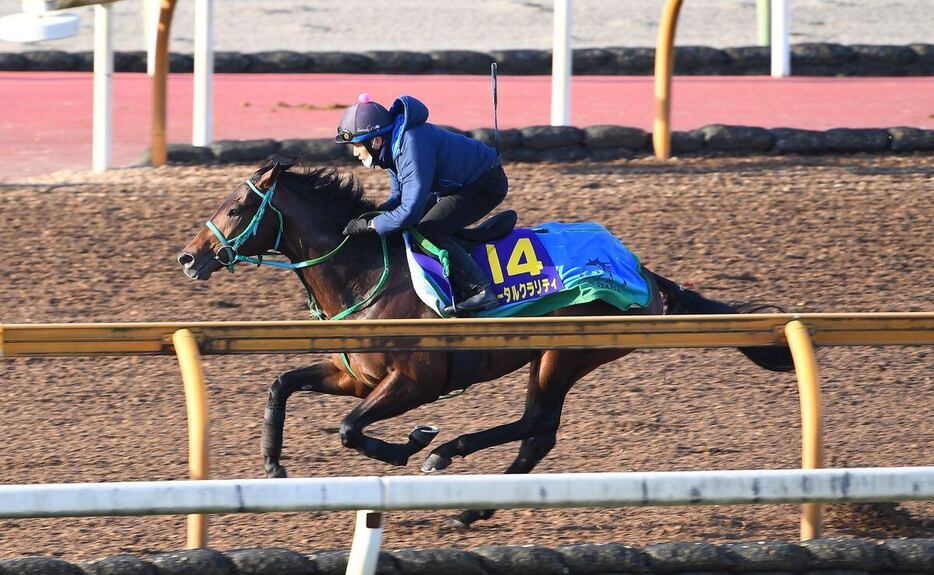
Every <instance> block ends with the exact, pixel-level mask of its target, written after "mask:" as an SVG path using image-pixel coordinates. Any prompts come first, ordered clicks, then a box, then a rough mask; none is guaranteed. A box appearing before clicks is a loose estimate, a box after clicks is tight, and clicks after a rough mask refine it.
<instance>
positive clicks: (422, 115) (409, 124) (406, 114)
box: [389, 96, 428, 157]
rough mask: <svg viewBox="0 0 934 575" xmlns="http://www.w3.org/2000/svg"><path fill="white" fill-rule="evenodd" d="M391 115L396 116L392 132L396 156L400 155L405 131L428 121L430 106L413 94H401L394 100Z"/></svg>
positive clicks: (393, 148) (393, 150) (390, 109)
mask: <svg viewBox="0 0 934 575" xmlns="http://www.w3.org/2000/svg"><path fill="white" fill-rule="evenodd" d="M389 115H391V116H393V117H394V118H395V127H394V129H393V134H392V155H393V156H394V157H395V156H397V155H399V151H400V149H401V147H402V135H403V134H404V133H405V131H406V130H408V129H409V128H414V127H415V126H418V125H421V124H424V123H425V122H427V121H428V107H427V106H425V104H423V103H421V102H420V101H419V100H417V99H416V98H413V97H412V96H399V97H398V98H396V99H395V100H393V102H392V106H391V107H390V108H389Z"/></svg>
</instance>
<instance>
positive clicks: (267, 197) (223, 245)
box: [178, 161, 292, 280]
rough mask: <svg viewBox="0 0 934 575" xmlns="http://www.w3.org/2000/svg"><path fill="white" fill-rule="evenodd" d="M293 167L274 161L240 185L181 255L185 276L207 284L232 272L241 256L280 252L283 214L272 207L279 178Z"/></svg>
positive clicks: (180, 261) (179, 257)
mask: <svg viewBox="0 0 934 575" xmlns="http://www.w3.org/2000/svg"><path fill="white" fill-rule="evenodd" d="M291 166H292V165H291V164H283V163H280V162H274V161H270V162H268V163H267V164H266V165H265V166H263V167H262V168H260V169H259V170H257V171H256V173H255V174H253V176H251V177H250V179H248V180H247V181H245V182H244V183H242V184H240V186H239V187H238V188H237V189H236V190H234V192H233V193H232V194H230V195H229V196H227V199H226V200H224V202H223V203H222V204H221V205H220V207H219V208H217V211H216V212H214V215H212V216H211V218H210V219H209V220H208V221H207V222H205V227H204V228H203V229H201V231H199V232H198V235H196V236H195V237H194V239H193V240H191V241H190V242H188V245H187V246H185V249H184V250H182V252H181V253H180V254H179V255H178V263H180V264H181V265H182V267H183V268H184V270H185V275H187V276H188V277H190V278H192V279H196V280H206V279H208V278H209V277H211V274H212V273H214V272H216V271H217V270H219V269H221V268H224V267H227V268H230V269H232V268H233V265H234V264H235V263H236V262H237V256H238V255H239V256H257V255H261V254H264V253H266V252H267V251H270V250H277V249H278V248H279V245H278V244H279V241H280V240H281V232H282V214H281V213H280V212H279V211H278V210H277V209H276V208H275V207H274V206H273V205H272V204H271V199H272V195H273V193H274V192H275V187H276V180H277V178H278V177H279V174H281V173H282V172H284V171H286V170H288V169H289V168H290V167H291Z"/></svg>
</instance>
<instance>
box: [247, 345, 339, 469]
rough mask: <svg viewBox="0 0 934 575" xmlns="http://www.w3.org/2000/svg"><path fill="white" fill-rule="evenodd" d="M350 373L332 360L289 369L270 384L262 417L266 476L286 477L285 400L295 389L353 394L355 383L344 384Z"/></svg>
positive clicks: (330, 393)
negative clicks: (283, 438) (283, 460)
mask: <svg viewBox="0 0 934 575" xmlns="http://www.w3.org/2000/svg"><path fill="white" fill-rule="evenodd" d="M347 378H348V376H347V375H346V374H345V373H343V372H342V371H340V370H339V369H337V368H336V367H335V366H334V365H333V364H332V363H331V362H320V363H315V364H312V365H310V366H308V367H303V368H301V369H295V370H292V371H287V372H285V373H283V374H282V375H280V376H279V377H278V378H277V379H276V381H275V382H274V383H273V384H272V385H271V386H270V387H269V399H268V400H267V402H266V413H265V416H264V417H263V466H264V467H265V469H266V477H285V476H286V475H287V473H286V470H285V467H282V465H280V464H279V457H280V456H281V454H282V430H283V427H284V426H285V404H286V402H288V400H289V396H290V395H292V394H293V393H295V392H296V391H316V392H318V393H326V394H329V395H353V387H352V386H348V385H345V384H346V383H347V381H346V380H347Z"/></svg>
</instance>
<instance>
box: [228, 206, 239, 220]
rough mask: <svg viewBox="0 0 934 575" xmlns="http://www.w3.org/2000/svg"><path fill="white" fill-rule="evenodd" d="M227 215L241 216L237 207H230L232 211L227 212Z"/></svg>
mask: <svg viewBox="0 0 934 575" xmlns="http://www.w3.org/2000/svg"><path fill="white" fill-rule="evenodd" d="M227 217H228V218H239V217H240V210H238V209H237V208H230V211H229V212H227Z"/></svg>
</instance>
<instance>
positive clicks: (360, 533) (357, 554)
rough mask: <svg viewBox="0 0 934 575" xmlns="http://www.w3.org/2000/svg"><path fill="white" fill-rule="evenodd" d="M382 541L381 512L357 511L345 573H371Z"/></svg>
mask: <svg viewBox="0 0 934 575" xmlns="http://www.w3.org/2000/svg"><path fill="white" fill-rule="evenodd" d="M382 542H383V514H382V513H380V512H378V511H370V510H361V511H357V524H356V525H355V526H354V531H353V543H352V544H351V546H350V557H348V559H347V571H345V573H346V575H373V574H374V573H376V563H377V562H378V561H379V547H380V545H381V544H382Z"/></svg>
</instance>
